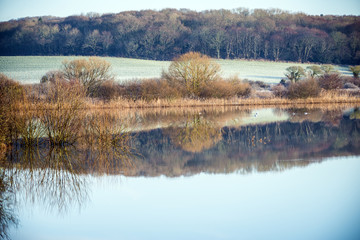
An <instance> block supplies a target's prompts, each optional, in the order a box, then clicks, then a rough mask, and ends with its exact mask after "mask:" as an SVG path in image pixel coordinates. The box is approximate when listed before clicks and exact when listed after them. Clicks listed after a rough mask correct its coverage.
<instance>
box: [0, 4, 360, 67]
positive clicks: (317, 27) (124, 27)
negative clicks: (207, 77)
mask: <svg viewBox="0 0 360 240" xmlns="http://www.w3.org/2000/svg"><path fill="white" fill-rule="evenodd" d="M188 51H199V52H202V53H204V54H207V55H209V56H211V57H214V58H223V59H238V58H241V59H267V60H273V61H298V62H319V63H335V64H359V63H360V16H322V15H321V16H310V15H306V14H303V13H296V14H293V13H289V12H286V11H282V10H278V9H271V10H263V9H255V10H251V11H250V10H248V9H243V8H239V9H236V10H231V11H230V10H212V11H203V12H195V11H191V10H184V9H182V10H175V9H164V10H161V11H152V10H144V11H131V12H120V13H116V14H104V15H99V14H95V13H90V14H87V15H81V16H69V17H66V18H57V17H49V16H43V17H36V18H23V19H18V20H12V21H8V22H2V23H0V55H100V56H116V57H130V58H141V59H153V60H170V59H172V58H174V57H176V56H178V55H179V54H182V53H185V52H188Z"/></svg>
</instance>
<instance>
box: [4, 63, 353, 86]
mask: <svg viewBox="0 0 360 240" xmlns="http://www.w3.org/2000/svg"><path fill="white" fill-rule="evenodd" d="M76 58H84V57H71V56H25V57H24V56H10V57H8V56H6V57H4V56H1V57H0V72H1V73H4V74H5V75H7V76H8V77H10V78H13V79H15V80H17V81H19V82H21V83H38V82H39V81H40V79H41V77H42V76H43V75H44V74H45V73H46V72H48V71H51V70H57V69H60V68H61V66H62V62H63V61H64V60H73V59H76ZM104 59H105V60H106V61H108V62H110V63H111V65H112V72H113V73H114V75H115V77H116V80H117V81H124V80H131V79H143V78H156V77H160V76H161V72H162V70H166V69H167V68H168V66H169V65H170V62H169V61H152V60H139V59H126V58H112V57H105V58H104ZM217 62H218V63H219V64H220V65H221V69H222V73H221V75H222V76H224V77H231V76H235V75H237V76H238V77H240V78H241V79H249V80H260V81H264V82H266V83H278V82H279V81H280V80H281V78H283V77H284V72H285V69H286V68H287V67H289V66H293V65H301V66H303V67H304V68H305V67H306V66H309V65H310V64H300V63H284V62H267V61H245V60H217ZM335 68H336V69H337V70H339V71H340V72H341V73H343V74H347V75H351V73H350V72H349V71H348V67H347V66H335Z"/></svg>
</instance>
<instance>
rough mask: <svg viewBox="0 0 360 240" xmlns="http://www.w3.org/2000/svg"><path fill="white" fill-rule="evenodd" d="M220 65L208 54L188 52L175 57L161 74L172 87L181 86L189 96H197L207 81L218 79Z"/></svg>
mask: <svg viewBox="0 0 360 240" xmlns="http://www.w3.org/2000/svg"><path fill="white" fill-rule="evenodd" d="M219 72H220V65H219V64H217V63H215V62H214V61H212V60H211V59H210V58H209V57H208V56H205V55H202V54H200V53H196V52H189V53H186V54H184V55H181V56H180V57H179V58H176V59H175V60H174V61H173V62H172V63H171V64H170V66H169V69H168V72H163V74H162V76H163V78H164V79H166V80H167V81H168V82H169V84H170V85H171V86H173V87H177V86H182V87H184V88H185V89H186V91H187V93H188V95H189V96H199V94H200V91H201V88H203V87H204V86H205V85H206V84H207V83H208V82H211V81H214V80H217V79H219V75H218V74H219Z"/></svg>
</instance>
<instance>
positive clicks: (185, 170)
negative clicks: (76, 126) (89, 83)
mask: <svg viewBox="0 0 360 240" xmlns="http://www.w3.org/2000/svg"><path fill="white" fill-rule="evenodd" d="M119 116H122V118H123V119H122V121H124V122H127V124H129V126H133V128H132V131H133V132H132V141H131V148H132V149H133V150H134V155H133V158H132V159H131V161H130V162H129V161H125V160H122V159H119V158H117V157H116V156H114V155H112V154H109V155H106V156H107V157H105V158H101V157H99V156H100V154H98V153H92V152H91V151H90V150H88V149H82V148H81V147H80V146H76V147H68V148H67V149H55V150H54V149H49V148H47V147H46V146H40V147H39V148H38V149H36V151H32V150H26V149H23V148H21V147H18V148H17V151H13V152H12V154H11V155H10V156H8V158H7V159H6V160H4V161H2V162H1V164H2V168H1V169H2V171H3V173H4V174H3V175H2V176H3V177H2V181H3V182H6V180H10V179H11V181H12V185H11V186H13V187H14V188H13V189H15V190H14V191H15V192H14V196H15V197H14V198H15V199H16V204H15V206H14V209H13V210H12V211H11V209H10V212H12V213H13V214H14V215H15V216H16V217H17V219H18V220H19V227H18V228H15V227H14V226H9V229H10V230H9V231H10V235H11V237H12V238H13V239H25V240H26V239H30V240H31V239H34V240H35V239H359V236H360V230H359V228H358V223H359V222H360V205H359V202H360V189H359V188H358V183H359V180H360V174H359V172H360V148H359V147H360V141H359V140H360V120H359V110H357V109H356V108H353V107H345V108H339V107H324V108H322V109H317V108H311V109H306V108H292V109H243V108H228V109H225V108H220V109H219V108H211V109H191V110H189V111H187V110H185V109H182V110H172V109H163V110H148V111H138V112H132V111H128V112H121V114H119ZM119 121H120V119H119ZM2 196H3V195H2ZM8 199H10V200H8V201H11V198H8Z"/></svg>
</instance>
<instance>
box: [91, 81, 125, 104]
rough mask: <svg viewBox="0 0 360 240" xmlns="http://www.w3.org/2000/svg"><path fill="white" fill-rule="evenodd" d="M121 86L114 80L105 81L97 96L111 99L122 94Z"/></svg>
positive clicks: (105, 99) (107, 99)
mask: <svg viewBox="0 0 360 240" xmlns="http://www.w3.org/2000/svg"><path fill="white" fill-rule="evenodd" d="M119 88H120V86H119V84H117V83H115V82H114V81H112V80H109V81H105V82H103V83H102V84H101V85H100V86H99V87H98V89H97V91H96V94H95V95H94V96H95V97H98V98H100V99H102V100H104V101H110V100H111V99H114V98H116V97H118V96H119V95H120V90H119Z"/></svg>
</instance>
